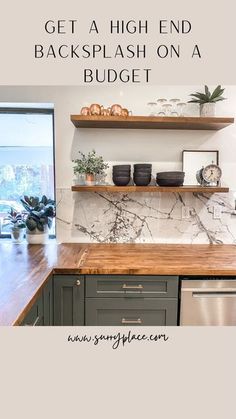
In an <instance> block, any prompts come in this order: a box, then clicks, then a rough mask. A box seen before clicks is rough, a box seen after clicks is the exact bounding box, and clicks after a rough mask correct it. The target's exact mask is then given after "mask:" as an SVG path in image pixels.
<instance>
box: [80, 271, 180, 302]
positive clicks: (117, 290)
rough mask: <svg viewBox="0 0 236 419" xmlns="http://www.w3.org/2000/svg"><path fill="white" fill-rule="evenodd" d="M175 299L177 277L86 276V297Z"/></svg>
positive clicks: (176, 294)
mask: <svg viewBox="0 0 236 419" xmlns="http://www.w3.org/2000/svg"><path fill="white" fill-rule="evenodd" d="M132 296H135V297H137V298H138V297H145V298H147V297H167V298H171V297H176V298H177V296H178V276H152V275H148V276H143V275H142V276H140V275H132V276H130V275H87V276H86V297H121V298H124V297H132Z"/></svg>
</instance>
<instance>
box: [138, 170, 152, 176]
mask: <svg viewBox="0 0 236 419" xmlns="http://www.w3.org/2000/svg"><path fill="white" fill-rule="evenodd" d="M151 174H152V172H151V170H135V171H134V176H151Z"/></svg>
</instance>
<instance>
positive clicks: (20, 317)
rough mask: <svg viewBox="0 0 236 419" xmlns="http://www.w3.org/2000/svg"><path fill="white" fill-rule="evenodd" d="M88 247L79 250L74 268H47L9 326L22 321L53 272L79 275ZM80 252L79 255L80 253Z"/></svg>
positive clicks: (16, 324) (17, 324)
mask: <svg viewBox="0 0 236 419" xmlns="http://www.w3.org/2000/svg"><path fill="white" fill-rule="evenodd" d="M88 252H89V249H88V247H86V248H85V249H81V251H80V252H79V260H78V266H77V267H76V268H57V267H56V266H55V267H53V268H52V269H49V270H48V271H47V273H46V274H45V278H44V279H43V280H42V282H41V284H40V286H39V287H38V288H37V290H36V291H35V293H34V295H33V296H32V298H31V299H30V300H29V302H28V303H27V304H26V306H25V307H24V309H23V310H22V311H21V313H20V314H19V315H18V316H17V318H16V319H15V320H14V322H13V323H12V324H11V326H19V325H20V324H21V322H22V320H23V319H24V318H25V316H26V314H28V312H29V311H30V309H31V308H32V307H33V305H34V303H35V302H36V300H37V298H38V296H39V295H40V293H41V291H42V290H43V288H44V286H45V285H46V283H47V282H48V280H49V278H50V277H51V276H52V275H54V274H62V275H63V274H65V275H66V274H73V275H80V274H81V270H80V268H79V266H80V265H82V264H83V263H84V262H85V260H86V257H87V255H88ZM80 254H81V255H80Z"/></svg>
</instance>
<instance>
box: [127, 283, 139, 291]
mask: <svg viewBox="0 0 236 419" xmlns="http://www.w3.org/2000/svg"><path fill="white" fill-rule="evenodd" d="M122 289H123V290H139V291H140V290H143V286H142V285H141V284H139V285H127V284H123V285H122Z"/></svg>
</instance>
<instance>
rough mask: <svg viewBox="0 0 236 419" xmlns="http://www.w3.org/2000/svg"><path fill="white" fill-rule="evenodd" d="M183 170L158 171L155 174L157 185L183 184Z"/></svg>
mask: <svg viewBox="0 0 236 419" xmlns="http://www.w3.org/2000/svg"><path fill="white" fill-rule="evenodd" d="M184 175H185V173H184V172H160V173H157V175H156V182H157V184H158V185H159V186H183V183H184Z"/></svg>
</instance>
